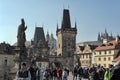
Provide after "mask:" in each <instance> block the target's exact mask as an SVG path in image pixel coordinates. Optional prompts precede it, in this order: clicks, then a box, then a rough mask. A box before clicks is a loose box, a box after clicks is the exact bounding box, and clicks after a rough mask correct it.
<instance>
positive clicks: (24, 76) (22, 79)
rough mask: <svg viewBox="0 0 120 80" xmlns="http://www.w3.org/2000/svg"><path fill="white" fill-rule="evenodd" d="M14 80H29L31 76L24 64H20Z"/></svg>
mask: <svg viewBox="0 0 120 80" xmlns="http://www.w3.org/2000/svg"><path fill="white" fill-rule="evenodd" d="M16 80H31V74H30V72H29V70H27V68H26V64H25V63H22V64H21V68H20V70H19V71H18V72H17V73H16Z"/></svg>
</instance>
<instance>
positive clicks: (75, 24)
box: [75, 21, 77, 29]
mask: <svg viewBox="0 0 120 80" xmlns="http://www.w3.org/2000/svg"><path fill="white" fill-rule="evenodd" d="M75 28H76V29H77V22H76V21H75Z"/></svg>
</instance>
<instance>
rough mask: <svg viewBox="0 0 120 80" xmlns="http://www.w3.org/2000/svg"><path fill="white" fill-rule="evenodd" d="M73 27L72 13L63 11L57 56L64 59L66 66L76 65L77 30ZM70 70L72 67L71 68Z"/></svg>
mask: <svg viewBox="0 0 120 80" xmlns="http://www.w3.org/2000/svg"><path fill="white" fill-rule="evenodd" d="M76 27H77V26H76V23H75V27H71V22H70V13H69V10H68V9H64V10H63V19H62V24H61V28H60V29H59V28H58V25H57V31H56V35H57V55H58V56H61V57H63V62H65V64H63V65H64V66H66V67H68V66H73V65H74V52H75V49H76V34H77V28H76ZM69 68H70V67H69Z"/></svg>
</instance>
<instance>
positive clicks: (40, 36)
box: [33, 27, 45, 46]
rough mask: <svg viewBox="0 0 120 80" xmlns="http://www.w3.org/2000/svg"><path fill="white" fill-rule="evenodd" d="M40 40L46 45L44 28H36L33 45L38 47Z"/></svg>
mask: <svg viewBox="0 0 120 80" xmlns="http://www.w3.org/2000/svg"><path fill="white" fill-rule="evenodd" d="M39 40H41V41H42V42H43V43H44V44H45V35H44V30H43V27H36V28H35V34H34V41H33V44H34V45H35V46H36V45H37V43H38V41H39Z"/></svg>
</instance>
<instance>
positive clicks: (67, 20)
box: [61, 9, 71, 29]
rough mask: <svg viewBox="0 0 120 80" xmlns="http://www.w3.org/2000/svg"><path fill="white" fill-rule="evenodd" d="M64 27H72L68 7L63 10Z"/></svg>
mask: <svg viewBox="0 0 120 80" xmlns="http://www.w3.org/2000/svg"><path fill="white" fill-rule="evenodd" d="M61 27H62V29H65V28H71V22H70V14H69V10H68V9H64V10H63V19H62V25H61Z"/></svg>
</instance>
